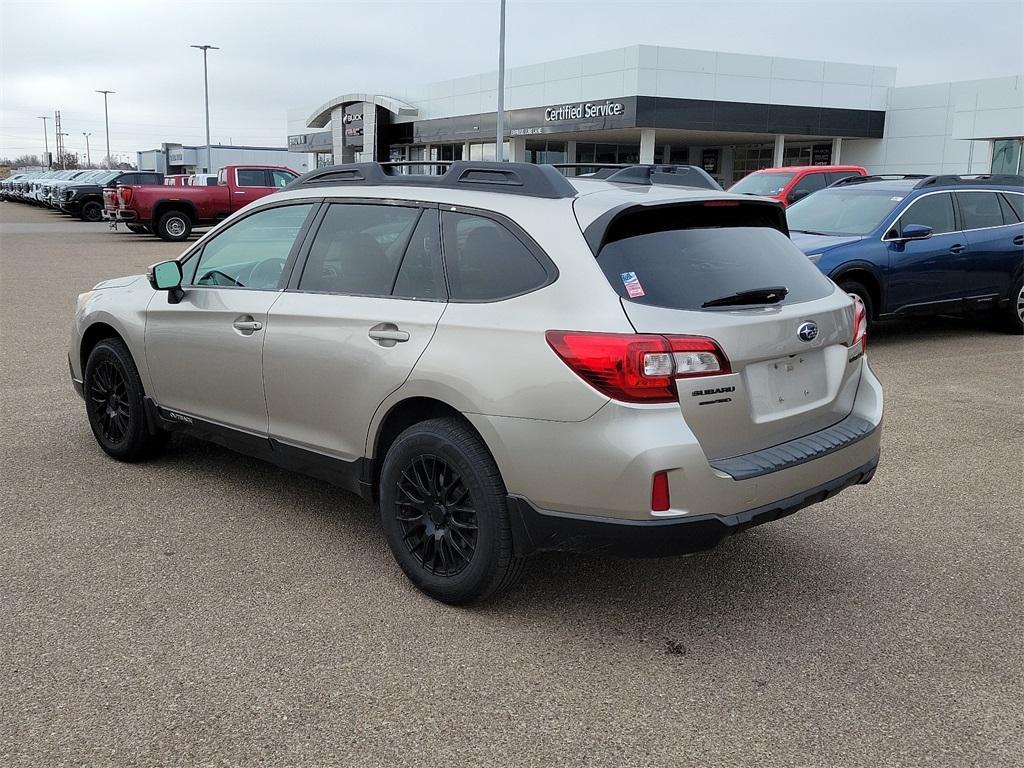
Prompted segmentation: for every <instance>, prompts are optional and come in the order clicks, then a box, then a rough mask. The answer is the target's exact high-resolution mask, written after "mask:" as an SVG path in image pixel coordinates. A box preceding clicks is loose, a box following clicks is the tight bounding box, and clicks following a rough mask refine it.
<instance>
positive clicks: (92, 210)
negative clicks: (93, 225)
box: [78, 200, 103, 221]
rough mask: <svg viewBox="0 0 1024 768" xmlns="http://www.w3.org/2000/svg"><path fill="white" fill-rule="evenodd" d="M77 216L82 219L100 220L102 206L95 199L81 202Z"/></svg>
mask: <svg viewBox="0 0 1024 768" xmlns="http://www.w3.org/2000/svg"><path fill="white" fill-rule="evenodd" d="M78 216H79V218H81V220H82V221H100V220H101V219H102V218H103V206H102V205H100V204H99V203H97V202H96V201H95V200H89V201H88V202H86V203H83V204H82V209H81V211H79V213H78Z"/></svg>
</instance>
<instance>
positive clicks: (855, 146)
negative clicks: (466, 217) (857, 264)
mask: <svg viewBox="0 0 1024 768" xmlns="http://www.w3.org/2000/svg"><path fill="white" fill-rule="evenodd" d="M895 80H896V70H895V69H894V68H892V67H883V66H875V65H871V64H840V63H834V62H826V61H808V60H800V59H785V58H773V57H767V56H751V55H742V54H732V53H717V52H714V51H693V50H683V49H676V48H661V47H655V46H646V45H636V46H630V47H627V48H616V49H613V50H609V51H603V52H600V53H594V54H588V55H583V56H576V57H572V58H569V59H559V60H557V61H551V62H546V63H542V64H535V65H531V66H525V67H518V68H513V69H510V70H509V71H508V73H507V76H506V82H507V85H506V99H505V104H506V107H507V110H506V120H505V125H506V126H507V128H506V130H507V142H508V149H507V152H506V156H507V157H509V158H511V159H512V160H522V161H529V162H547V163H581V164H587V163H594V164H600V163H637V162H639V163H680V164H686V163H688V164H693V165H700V166H702V167H703V168H704V169H705V170H706V171H708V172H709V173H711V174H712V175H714V176H717V177H718V178H719V179H720V180H721V181H722V182H723V183H725V184H729V183H731V182H732V181H734V180H736V179H738V178H740V177H742V176H743V175H745V174H746V173H749V172H750V171H752V170H756V169H758V168H764V167H769V166H778V165H812V164H814V165H825V164H830V163H832V164H834V163H839V162H843V163H854V164H859V165H865V166H867V167H868V169H869V170H870V171H872V172H879V173H881V172H896V171H901V172H907V173H969V172H975V173H978V172H987V171H990V170H998V171H1010V172H1017V171H1019V169H1020V163H1021V159H1020V155H1021V136H1024V99H1022V88H1024V86H1022V83H1021V78H1020V77H1018V76H1010V77H1004V78H992V79H989V80H975V81H967V82H960V83H939V84H935V85H926V86H912V87H903V88H900V87H896V86H895ZM496 101H497V92H496V76H495V74H494V73H490V74H483V75H473V76H469V77H463V78H458V79H455V80H448V81H444V82H437V83H429V84H426V85H422V86H410V87H408V88H405V89H403V90H402V92H400V93H395V94H394V95H381V94H375V93H349V94H346V95H343V96H337V97H334V98H332V99H330V100H329V101H327V102H325V103H324V104H322V105H320V106H318V107H316V108H315V109H309V108H303V109H296V110H291V111H290V112H289V134H290V135H289V137H288V146H289V150H291V151H293V152H309V153H315V154H316V156H317V157H316V162H317V164H318V165H326V164H332V163H341V162H354V161H366V160H413V161H415V160H426V161H430V160H458V159H493V158H494V156H495V143H494V141H495V139H494V137H495V130H496V118H495V112H494V105H495V104H496ZM1013 164H1016V167H1013V168H1011V167H1010V166H1011V165H1013ZM996 165H998V166H999V167H995V166H996ZM1004 166H1005V167H1004Z"/></svg>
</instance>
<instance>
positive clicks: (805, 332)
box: [796, 323, 818, 341]
mask: <svg viewBox="0 0 1024 768" xmlns="http://www.w3.org/2000/svg"><path fill="white" fill-rule="evenodd" d="M796 335H797V337H798V338H799V339H800V341H814V340H815V339H816V338H818V326H817V325H815V324H814V323H804V324H803V325H801V326H800V327H799V328H797V329H796Z"/></svg>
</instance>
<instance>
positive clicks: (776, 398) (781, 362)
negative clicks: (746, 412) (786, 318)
mask: <svg viewBox="0 0 1024 768" xmlns="http://www.w3.org/2000/svg"><path fill="white" fill-rule="evenodd" d="M744 377H745V378H746V382H747V391H748V392H749V393H750V408H751V411H752V412H753V416H754V417H755V419H757V420H761V419H769V418H772V417H777V416H779V415H781V414H785V413H789V412H791V411H794V410H797V411H800V410H805V409H806V408H807V407H808V406H813V405H815V404H818V403H819V402H820V401H822V400H823V399H825V398H826V397H827V396H828V375H827V371H826V368H825V357H824V354H823V351H822V350H820V349H818V350H813V351H809V352H802V353H800V354H797V355H792V356H788V357H780V358H776V359H775V360H767V361H764V362H761V363H752V364H750V365H748V366H747V367H746V369H745V370H744Z"/></svg>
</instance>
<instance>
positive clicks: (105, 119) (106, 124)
mask: <svg viewBox="0 0 1024 768" xmlns="http://www.w3.org/2000/svg"><path fill="white" fill-rule="evenodd" d="M96 93H102V94H103V126H104V127H105V128H106V130H107V165H111V164H112V161H111V159H110V118H109V116H108V113H107V95H108V94H111V93H117V91H96Z"/></svg>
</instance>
